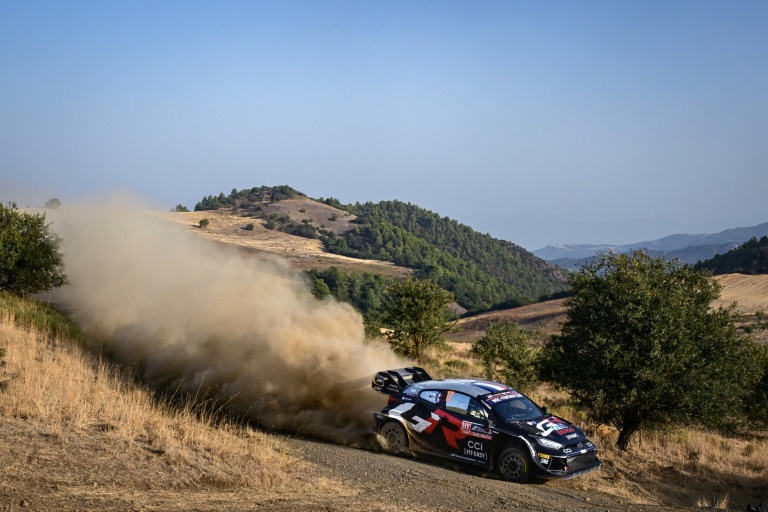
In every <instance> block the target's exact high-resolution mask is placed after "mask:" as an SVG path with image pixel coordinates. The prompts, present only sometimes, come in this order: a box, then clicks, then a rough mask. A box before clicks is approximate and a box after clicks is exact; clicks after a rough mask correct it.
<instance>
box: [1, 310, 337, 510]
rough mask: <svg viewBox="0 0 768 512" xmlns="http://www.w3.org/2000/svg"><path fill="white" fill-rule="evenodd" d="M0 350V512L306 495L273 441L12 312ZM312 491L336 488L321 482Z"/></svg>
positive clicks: (292, 461) (4, 322)
mask: <svg viewBox="0 0 768 512" xmlns="http://www.w3.org/2000/svg"><path fill="white" fill-rule="evenodd" d="M0 348H3V349H5V350H6V355H5V357H4V358H3V363H2V365H1V366H0V439H2V442H1V443H0V509H1V510H17V509H20V508H27V507H29V508H30V509H31V510H107V509H109V510H112V509H116V510H125V509H129V510H144V509H152V508H155V505H157V504H159V503H163V504H164V507H162V508H163V509H165V510H168V509H176V510H178V509H186V510H192V509H207V510H208V509H209V510H228V509H232V508H233V507H234V508H240V507H241V506H242V504H243V503H244V502H245V503H247V502H249V501H251V500H252V496H253V494H254V493H258V494H259V495H260V496H263V497H264V499H269V497H272V496H280V495H284V494H286V493H287V494H294V493H296V492H305V490H306V489H307V488H308V484H309V483H310V482H309V481H308V479H307V477H306V476H305V475H304V472H305V471H306V469H307V466H308V465H307V463H305V462H303V461H302V460H301V459H300V458H299V457H297V456H295V455H292V454H290V453H289V450H287V449H286V447H285V445H284V443H283V442H282V440H281V439H280V438H279V437H275V436H273V435H270V434H265V433H263V432H259V431H255V430H253V429H251V428H248V427H245V426H242V425H238V424H232V423H229V422H227V421H223V420H221V419H217V418H216V417H215V415H212V414H210V412H209V411H205V410H201V409H200V408H199V407H198V406H197V405H196V404H194V403H187V404H183V405H169V404H168V403H166V402H163V401H158V400H157V399H156V397H154V396H153V395H152V394H151V393H150V392H148V391H147V390H145V389H143V388H141V387H140V386H137V385H136V384H135V383H134V382H133V381H132V380H131V379H129V378H127V377H126V376H125V375H121V374H120V372H119V371H118V370H116V369H115V368H114V367H113V366H111V365H110V364H108V363H106V362H104V361H100V360H99V359H97V358H96V357H94V356H93V355H92V354H90V353H88V352H85V351H84V350H83V349H81V348H80V347H79V346H78V345H76V344H75V342H73V341H71V340H67V339H62V338H59V337H53V336H51V335H49V334H47V333H45V332H41V331H38V330H36V329H34V328H28V327H23V326H21V325H18V324H17V323H16V321H15V319H14V316H13V314H11V313H9V311H2V312H0ZM311 485H312V487H313V488H314V489H322V490H324V491H325V492H328V493H334V492H341V489H340V487H339V486H337V485H335V484H334V483H333V482H331V481H329V480H327V479H323V478H319V479H313V480H312V482H311ZM313 492H314V491H313ZM178 500H182V501H181V502H179V501H178ZM182 502H183V505H180V503H182ZM174 503H176V505H177V506H174ZM237 503H240V505H237Z"/></svg>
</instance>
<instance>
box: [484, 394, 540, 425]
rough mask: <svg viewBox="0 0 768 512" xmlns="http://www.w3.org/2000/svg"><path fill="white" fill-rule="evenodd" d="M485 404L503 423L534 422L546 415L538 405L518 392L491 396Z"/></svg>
mask: <svg viewBox="0 0 768 512" xmlns="http://www.w3.org/2000/svg"><path fill="white" fill-rule="evenodd" d="M485 402H486V403H487V404H488V405H490V406H491V409H492V410H493V412H494V413H495V414H496V417H498V418H499V419H500V420H501V421H524V420H534V419H536V418H541V417H542V416H543V415H544V412H543V411H542V410H541V409H539V408H538V407H536V404H534V403H533V402H531V400H529V399H528V398H527V397H525V396H523V395H521V394H520V393H517V392H513V393H510V392H507V393H501V394H498V395H491V396H489V397H488V398H486V400H485Z"/></svg>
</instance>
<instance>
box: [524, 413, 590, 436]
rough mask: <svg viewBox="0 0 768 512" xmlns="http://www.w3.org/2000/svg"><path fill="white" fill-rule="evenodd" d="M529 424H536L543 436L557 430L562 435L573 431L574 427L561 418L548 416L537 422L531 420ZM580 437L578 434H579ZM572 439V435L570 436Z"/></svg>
mask: <svg viewBox="0 0 768 512" xmlns="http://www.w3.org/2000/svg"><path fill="white" fill-rule="evenodd" d="M528 424H529V425H536V428H537V429H539V430H541V436H542V437H547V436H548V435H549V434H551V433H552V432H557V433H558V434H560V435H561V436H562V435H564V434H566V433H568V432H573V431H574V430H573V427H569V426H568V425H566V424H565V423H563V421H562V420H561V419H559V418H555V417H552V418H547V419H545V420H541V421H540V422H538V423H536V422H535V421H529V422H528ZM577 437H578V436H577ZM569 439H570V437H569Z"/></svg>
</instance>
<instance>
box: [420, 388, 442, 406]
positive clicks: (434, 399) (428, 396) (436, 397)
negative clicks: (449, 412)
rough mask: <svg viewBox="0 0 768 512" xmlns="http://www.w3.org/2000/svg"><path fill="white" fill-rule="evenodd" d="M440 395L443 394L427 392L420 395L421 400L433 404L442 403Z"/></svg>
mask: <svg viewBox="0 0 768 512" xmlns="http://www.w3.org/2000/svg"><path fill="white" fill-rule="evenodd" d="M440 395H441V393H440V392H439V391H430V390H427V391H422V392H421V393H419V398H421V399H422V400H424V401H426V402H429V403H432V404H438V403H440Z"/></svg>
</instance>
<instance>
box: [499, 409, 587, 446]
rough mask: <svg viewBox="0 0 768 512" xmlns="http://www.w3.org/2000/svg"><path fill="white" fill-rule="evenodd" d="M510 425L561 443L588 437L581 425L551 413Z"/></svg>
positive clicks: (569, 442) (577, 441)
mask: <svg viewBox="0 0 768 512" xmlns="http://www.w3.org/2000/svg"><path fill="white" fill-rule="evenodd" d="M508 425H510V426H513V427H516V428H519V429H521V430H525V431H526V432H528V433H529V434H533V435H536V436H539V437H545V438H547V439H551V440H552V441H556V442H558V443H561V444H574V443H580V442H582V441H586V439H587V438H586V437H585V436H584V432H582V431H581V429H580V428H579V427H577V426H576V425H574V424H573V423H571V422H570V421H567V420H564V419H563V418H558V417H557V416H553V415H550V414H548V415H546V416H543V417H541V418H537V419H534V420H525V421H514V422H510V423H508Z"/></svg>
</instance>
